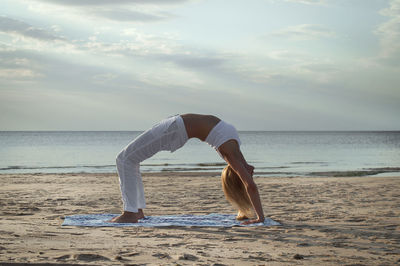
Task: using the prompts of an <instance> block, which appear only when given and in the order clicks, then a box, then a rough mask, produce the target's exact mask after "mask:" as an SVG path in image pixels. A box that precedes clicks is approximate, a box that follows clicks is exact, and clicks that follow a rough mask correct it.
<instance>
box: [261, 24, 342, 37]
mask: <svg viewBox="0 0 400 266" xmlns="http://www.w3.org/2000/svg"><path fill="white" fill-rule="evenodd" d="M335 36H336V33H335V32H334V31H332V30H330V29H328V28H326V27H324V26H322V25H313V24H301V25H296V26H290V27H287V28H284V29H281V30H278V31H275V32H272V33H270V34H268V37H275V38H287V39H289V40H313V39H319V38H333V37H335Z"/></svg>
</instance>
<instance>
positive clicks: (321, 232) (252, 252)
mask: <svg viewBox="0 0 400 266" xmlns="http://www.w3.org/2000/svg"><path fill="white" fill-rule="evenodd" d="M219 175H220V173H219V172H218V173H217V172H215V173H208V172H206V173H199V172H193V173H186V172H175V173H171V172H160V173H144V174H143V182H144V187H145V195H146V201H147V208H146V209H145V215H168V214H207V213H231V214H234V213H235V210H234V209H233V208H232V207H231V206H230V205H229V203H228V202H227V201H226V200H225V198H224V196H223V193H222V190H221V185H220V177H219ZM255 181H256V183H257V185H258V187H259V190H260V196H261V200H262V203H263V207H264V212H265V215H266V217H269V218H272V219H274V220H276V221H278V222H280V223H282V226H273V227H240V228H239V227H232V228H209V227H201V228H192V227H166V228H143V227H141V228H130V227H122V228H115V227H113V228H104V227H95V228H88V227H73V226H61V223H62V221H63V218H64V217H65V216H66V215H72V214H84V213H119V212H120V211H121V205H122V203H121V201H120V192H119V183H118V182H119V181H118V176H117V174H116V173H111V174H110V173H108V174H106V173H103V174H97V173H92V174H79V173H75V174H0V206H1V208H0V212H1V213H0V217H1V219H0V228H1V230H0V262H1V263H57V264H61V265H67V264H92V265H93V264H95V265H99V264H101V265H120V264H143V265H154V264H156V265H160V264H180V265H193V264H198V265H200V264H203V265H214V264H224V265H260V264H268V265H288V264H299V265H303V264H304V265H305V264H311V265H321V264H323V265H337V264H357V265H393V264H396V263H399V262H400V251H399V250H400V192H399V191H400V174H399V175H398V176H396V177H374V176H365V177H357V176H356V177H351V176H350V177H333V176H329V177H324V176H322V177H276V178H273V177H271V178H264V177H257V176H255Z"/></svg>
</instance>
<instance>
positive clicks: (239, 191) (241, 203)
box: [221, 165, 253, 218]
mask: <svg viewBox="0 0 400 266" xmlns="http://www.w3.org/2000/svg"><path fill="white" fill-rule="evenodd" d="M221 183H222V189H223V191H224V194H225V198H226V199H227V200H228V201H229V202H230V203H231V204H232V205H233V206H234V207H235V208H237V209H238V210H239V213H241V214H242V215H245V216H246V217H247V218H250V217H252V216H253V205H252V204H251V201H250V198H249V195H248V194H247V191H246V188H245V186H244V184H243V182H242V180H241V179H240V177H239V176H238V175H237V174H236V172H235V171H234V170H233V169H232V167H230V166H229V165H227V166H226V167H225V168H224V170H222V174H221ZM238 217H239V216H238Z"/></svg>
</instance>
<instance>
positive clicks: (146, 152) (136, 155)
mask: <svg viewBox="0 0 400 266" xmlns="http://www.w3.org/2000/svg"><path fill="white" fill-rule="evenodd" d="M187 140H188V136H187V133H186V128H185V124H184V123H183V119H182V117H181V116H179V115H176V116H173V117H170V118H167V119H165V120H163V121H161V122H160V123H158V124H157V125H155V126H153V127H152V128H151V129H149V130H147V131H145V132H144V133H142V134H141V135H140V136H138V137H137V138H136V139H134V140H133V141H132V142H131V143H129V144H128V146H126V147H125V148H124V149H123V150H122V151H121V152H120V153H119V154H118V155H117V159H116V162H117V170H118V175H119V183H120V188H121V194H122V202H123V205H124V211H129V212H138V209H143V208H145V207H146V202H145V198H144V190H143V182H142V176H141V174H140V163H141V162H142V161H144V160H146V159H148V158H150V157H151V156H153V155H154V154H156V153H157V152H159V151H171V152H174V151H176V150H177V149H179V148H180V147H182V146H183V145H184V144H185V143H186V141H187Z"/></svg>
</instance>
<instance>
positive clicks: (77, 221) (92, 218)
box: [62, 213, 280, 227]
mask: <svg viewBox="0 0 400 266" xmlns="http://www.w3.org/2000/svg"><path fill="white" fill-rule="evenodd" d="M117 215H118V214H82V215H71V216H66V217H65V219H64V223H63V224H62V225H63V226H67V225H74V226H115V227H121V226H134V227H160V226H203V227H232V226H271V225H280V223H278V222H275V221H274V220H272V219H269V218H265V221H264V223H257V224H250V225H241V224H240V222H239V221H237V220H235V217H236V216H235V215H232V214H218V213H212V214H207V215H163V216H146V218H145V219H141V220H139V222H138V223H109V222H107V221H109V220H110V219H111V218H113V217H115V216H117Z"/></svg>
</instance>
